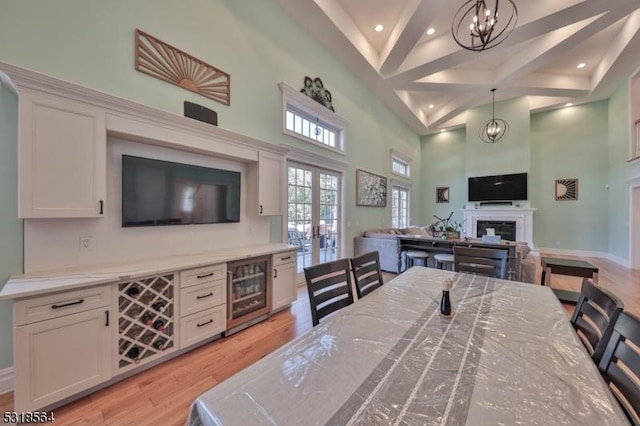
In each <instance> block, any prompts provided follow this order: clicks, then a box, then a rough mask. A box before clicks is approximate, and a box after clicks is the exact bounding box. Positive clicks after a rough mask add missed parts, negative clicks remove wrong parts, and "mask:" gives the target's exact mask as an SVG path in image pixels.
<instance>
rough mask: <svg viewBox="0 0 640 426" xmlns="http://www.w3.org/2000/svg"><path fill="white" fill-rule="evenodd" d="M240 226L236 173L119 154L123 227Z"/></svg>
mask: <svg viewBox="0 0 640 426" xmlns="http://www.w3.org/2000/svg"><path fill="white" fill-rule="evenodd" d="M227 222H240V172H234V171H229V170H219V169H212V168H207V167H200V166H193V165H190V164H180V163H172V162H169V161H161V160H152V159H149V158H141V157H134V156H130V155H123V156H122V226H123V227H130V226H157V225H189V224H201V223H227Z"/></svg>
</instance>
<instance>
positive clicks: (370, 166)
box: [0, 0, 422, 367]
mask: <svg viewBox="0 0 640 426" xmlns="http://www.w3.org/2000/svg"><path fill="white" fill-rule="evenodd" d="M136 28H139V29H141V30H143V31H145V32H147V33H149V34H151V35H154V36H156V37H158V38H159V39H161V40H163V41H166V42H167V43H169V44H171V45H173V46H175V47H177V48H179V49H182V50H184V51H186V52H187V53H190V54H192V55H193V56H195V57H197V58H199V59H201V60H203V61H205V62H208V63H210V64H212V65H214V66H216V67H218V68H220V69H222V70H224V71H226V72H228V73H229V74H231V105H230V106H225V105H222V104H220V103H216V102H215V101H212V100H209V99H207V98H204V97H201V96H199V95H197V94H194V93H192V92H189V91H186V90H184V89H181V88H179V87H177V86H173V85H171V84H168V83H165V82H163V81H160V80H157V79H155V78H152V77H150V76H147V75H145V74H142V73H139V72H137V71H135V69H134V31H135V29H136ZM0 61H1V62H6V63H10V64H14V65H17V66H20V67H24V68H28V69H32V70H34V71H37V72H41V73H43V74H47V75H51V76H53V77H56V78H60V79H62V80H67V81H71V82H73V83H77V84H80V85H83V86H87V87H90V88H94V89H97V90H100V91H103V92H106V93H110V94H112V95H116V96H119V97H122V98H126V99H130V100H133V101H136V102H139V103H142V104H146V105H150V106H152V107H155V108H159V109H163V110H167V111H170V112H174V113H176V114H180V115H181V114H182V108H183V101H184V100H189V101H192V102H196V103H199V104H202V105H204V106H206V107H208V108H211V109H213V110H215V111H217V112H218V122H219V125H220V127H222V128H225V129H228V130H232V131H235V132H238V133H241V134H245V135H248V136H252V137H255V138H258V139H262V140H264V141H267V142H270V143H274V144H282V143H284V144H289V145H292V146H294V147H297V148H301V149H305V150H308V151H312V152H315V153H321V154H323V155H327V156H328V157H332V158H334V159H337V160H341V161H343V162H346V163H348V164H349V168H348V171H347V173H346V176H345V177H346V182H345V188H346V193H345V200H346V203H345V205H344V206H343V209H344V210H345V216H346V220H347V222H348V223H350V224H351V227H350V228H348V229H347V233H346V235H345V242H346V253H345V255H347V256H349V255H351V253H352V250H353V237H354V236H355V235H360V234H361V233H362V232H363V231H364V230H365V229H369V228H373V227H382V226H389V225H390V223H391V208H390V203H389V206H387V208H371V207H368V208H367V207H356V206H355V182H354V180H355V169H356V168H361V169H364V170H367V171H370V172H373V173H376V174H380V175H385V176H390V175H391V160H390V155H391V154H390V150H391V148H394V149H396V150H398V151H400V152H402V153H403V154H404V155H406V156H407V157H409V158H413V159H414V163H413V169H414V171H415V172H414V182H416V184H415V186H414V189H412V191H413V196H414V197H416V198H417V197H419V194H418V190H417V188H418V187H419V184H418V182H420V170H421V168H422V167H421V165H420V163H419V161H420V160H419V158H420V138H419V137H418V136H417V135H416V134H415V133H414V132H413V131H412V130H411V129H410V128H409V127H408V126H406V125H405V124H404V123H403V122H402V121H401V120H399V119H398V118H397V117H396V116H395V115H394V114H393V113H392V112H391V111H390V110H389V109H388V108H386V107H385V106H384V105H383V104H382V103H381V102H380V101H379V100H378V98H376V97H375V96H374V95H372V94H371V92H370V91H369V90H368V89H367V88H366V87H365V86H364V85H363V84H362V82H361V81H360V79H359V78H358V76H355V75H353V74H352V73H351V72H349V71H348V70H347V69H346V68H345V67H344V66H343V65H342V64H341V63H340V62H339V61H338V60H336V59H335V58H333V57H332V56H331V55H330V54H329V53H328V52H327V51H326V50H325V49H324V48H323V47H322V46H320V44H319V43H317V42H316V40H315V39H313V38H312V37H311V36H310V35H309V34H308V33H307V32H306V30H304V29H303V28H301V27H300V26H299V25H298V24H297V23H296V22H295V21H294V20H293V19H292V18H291V17H290V16H289V15H288V14H287V13H286V12H284V11H283V10H282V9H281V8H280V6H279V5H278V4H277V1H276V0H261V1H255V0H184V1H180V2H168V1H164V2H158V1H156V0H136V1H133V2H131V1H125V0H112V1H109V2H104V1H98V0H58V1H56V2H51V1H45V0H32V1H28V2H26V1H20V0H5V1H3V3H2V13H1V14H0ZM307 75H308V76H311V77H316V76H317V77H321V78H322V80H323V82H324V84H325V87H326V88H328V89H329V90H330V91H331V93H332V99H333V105H334V107H335V109H336V112H337V113H338V114H340V115H341V116H342V117H344V118H345V119H346V120H347V121H349V123H350V124H349V127H348V129H347V137H348V141H347V143H348V147H347V154H346V155H345V156H342V155H339V154H335V153H332V152H328V151H327V150H324V149H322V148H320V147H315V146H311V145H309V144H307V143H305V142H302V141H299V140H297V139H295V138H292V137H289V136H286V135H283V134H282V127H281V122H282V99H281V94H280V89H279V88H278V87H277V84H278V83H279V82H281V81H284V82H286V83H288V84H290V85H291V86H293V87H301V86H302V84H303V79H304V77H305V76H307ZM2 119H3V120H5V121H7V122H11V123H15V116H11V115H10V114H8V115H6V116H5V117H3V118H2ZM0 134H2V137H3V138H6V137H9V138H11V137H12V136H11V134H10V132H8V130H7V128H6V127H4V126H3V127H1V128H0ZM14 139H15V138H14ZM14 150H15V147H14ZM14 169H15V153H14V154H13V155H8V156H5V155H2V156H0V170H2V171H3V173H4V172H5V171H7V170H14ZM0 185H1V187H0V190H1V191H2V192H1V193H0V195H1V196H2V199H3V203H4V202H5V201H6V200H8V203H9V204H3V206H2V210H0V222H2V223H4V221H7V222H11V223H13V222H16V212H15V201H16V189H15V188H16V183H15V176H14V178H13V181H8V180H3V181H2V183H0ZM12 206H13V210H12V211H9V210H11V208H12ZM6 209H9V210H6ZM412 216H413V217H417V216H419V204H417V203H416V204H412ZM271 230H272V235H271V239H272V241H280V239H281V238H280V237H281V234H282V227H281V225H280V223H279V219H272V221H271ZM3 238H4V235H3ZM0 247H1V248H0V254H3V253H2V252H3V251H6V252H7V253H6V256H3V257H7V258H12V259H13V258H15V259H18V258H20V256H21V254H22V248H21V243H20V241H17V240H16V241H8V242H7V241H2V242H0ZM2 261H3V262H4V260H2ZM13 264H14V263H11V265H13ZM12 272H16V270H15V269H13V267H12V269H11V270H8V271H7V275H8V274H9V273H12ZM4 273H5V272H4V270H3V271H2V274H4ZM10 315H11V313H10V309H9V308H8V305H6V304H5V305H0V321H2V323H1V324H2V325H1V327H5V328H2V330H5V329H6V330H9V328H10V323H9V322H8V318H10ZM7 339H8V340H7ZM7 339H5V338H4V335H3V344H2V349H0V351H8V352H9V353H10V352H11V347H10V344H7V345H5V344H4V343H5V340H7V342H10V335H7ZM10 364H11V358H10V357H9V356H3V355H1V354H0V367H2V365H10Z"/></svg>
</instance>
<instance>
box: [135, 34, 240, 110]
mask: <svg viewBox="0 0 640 426" xmlns="http://www.w3.org/2000/svg"><path fill="white" fill-rule="evenodd" d="M136 70H138V71H140V72H143V73H145V74H148V75H150V76H152V77H155V78H159V79H160V80H164V81H166V82H168V83H172V84H175V85H176V86H180V87H182V88H184V89H187V90H190V91H192V92H195V93H198V94H199V95H202V96H205V97H207V98H209V99H213V100H214V101H217V102H220V103H223V104H225V105H229V104H230V103H231V76H230V75H229V74H227V73H226V72H224V71H222V70H219V69H218V68H216V67H214V66H212V65H209V64H207V63H206V62H203V61H201V60H200V59H197V58H194V57H193V56H191V55H189V54H188V53H185V52H183V51H182V50H179V49H176V48H175V47H173V46H171V45H169V44H167V43H165V42H163V41H160V40H158V39H157V38H155V37H153V36H151V35H149V34H147V33H145V32H143V31H140V30H138V29H136Z"/></svg>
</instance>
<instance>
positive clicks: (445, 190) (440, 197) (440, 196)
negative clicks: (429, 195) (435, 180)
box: [436, 186, 449, 203]
mask: <svg viewBox="0 0 640 426" xmlns="http://www.w3.org/2000/svg"><path fill="white" fill-rule="evenodd" d="M448 202H449V187H448V186H439V187H437V188H436V203H448Z"/></svg>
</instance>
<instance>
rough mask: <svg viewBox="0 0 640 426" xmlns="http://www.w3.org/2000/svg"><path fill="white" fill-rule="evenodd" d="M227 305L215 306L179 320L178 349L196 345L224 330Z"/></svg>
mask: <svg viewBox="0 0 640 426" xmlns="http://www.w3.org/2000/svg"><path fill="white" fill-rule="evenodd" d="M226 310H227V305H226V304H224V305H220V306H216V307H215V308H210V309H207V310H205V311H202V312H199V313H197V314H193V315H189V316H187V317H184V318H181V319H180V347H181V348H186V347H187V346H190V345H193V344H194V343H198V342H200V341H202V340H204V339H207V338H209V337H213V336H215V335H216V334H220V333H222V332H223V331H224V330H225V327H226V325H227V318H226Z"/></svg>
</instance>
